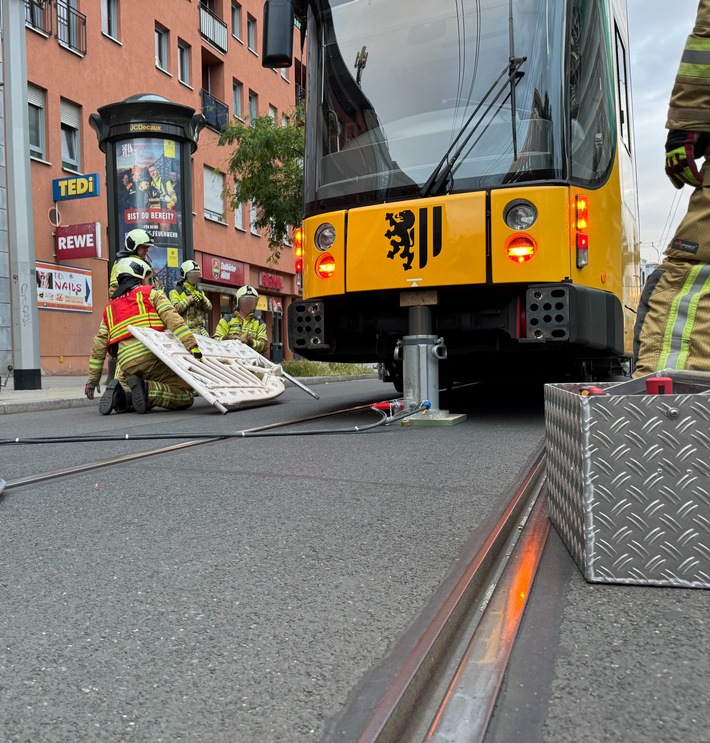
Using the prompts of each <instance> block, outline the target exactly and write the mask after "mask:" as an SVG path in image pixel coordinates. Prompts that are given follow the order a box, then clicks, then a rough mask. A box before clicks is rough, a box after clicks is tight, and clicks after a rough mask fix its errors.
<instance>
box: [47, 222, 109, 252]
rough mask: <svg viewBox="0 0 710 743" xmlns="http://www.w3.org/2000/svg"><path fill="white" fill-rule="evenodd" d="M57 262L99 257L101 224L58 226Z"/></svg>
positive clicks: (88, 223)
mask: <svg viewBox="0 0 710 743" xmlns="http://www.w3.org/2000/svg"><path fill="white" fill-rule="evenodd" d="M55 235H56V251H57V260H60V261H73V260H77V259H78V258H100V257H101V223H100V222H85V223H84V224H67V225H60V226H59V227H57V228H56V233H55Z"/></svg>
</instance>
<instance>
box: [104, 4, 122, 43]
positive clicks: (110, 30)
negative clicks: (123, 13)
mask: <svg viewBox="0 0 710 743" xmlns="http://www.w3.org/2000/svg"><path fill="white" fill-rule="evenodd" d="M118 12H119V11H118V0H101V33H102V34H103V35H104V36H108V37H109V38H110V39H113V40H114V41H119V40H120V36H119V28H118V21H119V15H118Z"/></svg>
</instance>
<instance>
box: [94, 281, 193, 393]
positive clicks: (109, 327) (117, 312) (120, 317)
mask: <svg viewBox="0 0 710 743" xmlns="http://www.w3.org/2000/svg"><path fill="white" fill-rule="evenodd" d="M129 325H139V326H141V327H150V328H154V329H156V330H165V328H168V329H169V330H171V331H172V332H173V333H175V335H176V336H177V337H178V339H179V340H180V341H181V342H182V344H183V345H184V346H185V348H186V349H187V350H188V351H189V350H190V349H192V348H195V346H196V345H197V341H196V340H195V336H194V335H193V334H192V333H191V332H190V329H189V328H188V327H187V325H186V324H185V321H184V320H183V319H182V317H180V315H178V313H177V312H176V311H175V308H174V307H173V306H172V304H170V301H169V300H168V298H167V297H166V296H165V294H163V292H162V291H159V290H158V289H153V287H151V286H137V287H136V288H135V289H131V291H129V292H127V293H126V294H124V295H123V296H121V297H117V298H116V299H112V300H111V301H110V302H109V303H108V305H107V307H106V310H104V317H103V319H102V320H101V326H100V327H99V332H98V333H97V334H96V337H95V338H94V346H93V349H92V351H91V358H90V360H89V381H90V382H93V383H94V384H96V383H98V382H99V380H100V379H101V371H102V369H103V366H104V360H105V359H106V353H107V352H108V350H109V346H112V347H113V349H114V350H115V349H116V348H117V349H118V353H117V358H118V363H119V365H120V366H122V367H125V366H126V365H130V364H132V363H134V362H135V361H136V360H139V359H142V358H144V357H147V358H151V357H152V358H154V357H153V354H152V353H151V351H149V350H148V349H147V348H146V347H145V346H144V345H143V344H142V343H141V342H140V341H139V340H138V339H137V338H134V337H133V336H132V335H131V334H130V331H128V326H129Z"/></svg>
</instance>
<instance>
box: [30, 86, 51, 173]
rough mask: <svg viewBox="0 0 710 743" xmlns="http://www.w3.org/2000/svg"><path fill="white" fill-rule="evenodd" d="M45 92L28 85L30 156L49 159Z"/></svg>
mask: <svg viewBox="0 0 710 743" xmlns="http://www.w3.org/2000/svg"><path fill="white" fill-rule="evenodd" d="M44 96H45V92H44V90H42V88H38V87H36V86H35V85H30V84H28V85H27V104H28V106H29V115H30V156H31V157H37V158H39V159H40V160H46V159H47V152H46V149H45V148H46V136H45V121H44V100H45V98H44Z"/></svg>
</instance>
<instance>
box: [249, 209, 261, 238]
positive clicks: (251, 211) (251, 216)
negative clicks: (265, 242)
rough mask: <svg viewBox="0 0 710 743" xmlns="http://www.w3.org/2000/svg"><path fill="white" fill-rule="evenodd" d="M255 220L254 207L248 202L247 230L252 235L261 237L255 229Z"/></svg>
mask: <svg viewBox="0 0 710 743" xmlns="http://www.w3.org/2000/svg"><path fill="white" fill-rule="evenodd" d="M256 219H257V213H256V205H255V204H253V203H252V202H251V201H250V202H249V230H250V231H251V234H252V235H256V236H257V237H261V232H259V230H258V229H257V228H256Z"/></svg>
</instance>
